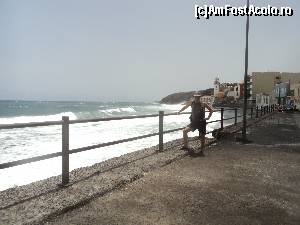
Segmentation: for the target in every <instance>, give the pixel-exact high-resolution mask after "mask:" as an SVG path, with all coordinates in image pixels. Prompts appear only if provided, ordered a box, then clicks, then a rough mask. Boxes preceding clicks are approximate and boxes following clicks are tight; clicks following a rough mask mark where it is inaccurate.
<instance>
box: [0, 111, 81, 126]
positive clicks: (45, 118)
mask: <svg viewBox="0 0 300 225" xmlns="http://www.w3.org/2000/svg"><path fill="white" fill-rule="evenodd" d="M62 116H69V118H70V120H76V119H77V116H76V115H75V114H74V113H73V112H63V113H59V114H54V115H42V116H17V117H4V118H0V124H13V123H29V122H44V121H56V120H61V118H62Z"/></svg>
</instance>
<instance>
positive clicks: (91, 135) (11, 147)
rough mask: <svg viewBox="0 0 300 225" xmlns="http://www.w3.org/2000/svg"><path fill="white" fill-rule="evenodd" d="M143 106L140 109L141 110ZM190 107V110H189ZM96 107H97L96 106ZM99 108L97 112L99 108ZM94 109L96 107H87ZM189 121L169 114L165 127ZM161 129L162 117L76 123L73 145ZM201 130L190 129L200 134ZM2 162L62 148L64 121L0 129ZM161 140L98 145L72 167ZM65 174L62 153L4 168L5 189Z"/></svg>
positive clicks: (75, 157)
mask: <svg viewBox="0 0 300 225" xmlns="http://www.w3.org/2000/svg"><path fill="white" fill-rule="evenodd" d="M181 108H182V105H181V104H177V105H167V104H163V105H160V104H157V105H147V106H134V108H133V107H132V106H128V107H116V108H112V109H103V110H99V112H100V113H106V114H107V115H108V114H109V113H119V114H120V115H127V114H128V113H134V112H136V111H137V112H138V113H141V112H142V113H144V114H149V113H153V112H157V111H159V110H165V111H169V112H174V111H178V110H179V109H181ZM138 110H139V111H138ZM187 111H188V110H187ZM96 112H97V111H96ZM99 112H98V113H99ZM87 113H91V112H87ZM63 115H64V116H69V117H70V119H72V120H73V119H76V118H77V117H76V115H75V114H74V113H72V112H65V113H60V114H55V115H50V116H24V117H23V116H22V117H12V118H0V123H2V124H9V123H24V122H40V121H52V120H60V119H61V117H62V116H63ZM219 118H220V113H214V114H213V116H212V118H211V120H217V119H219ZM188 123H189V115H187V114H184V115H174V116H166V117H165V118H164V130H169V129H175V128H179V127H183V126H186V125H187V124H188ZM218 127H219V124H208V127H207V130H212V129H214V128H218ZM157 131H158V117H151V118H138V119H130V120H129V119H127V120H118V121H102V122H97V123H85V124H71V125H70V149H74V148H79V147H83V146H87V145H92V144H98V143H105V142H109V141H114V140H119V139H124V138H129V137H134V136H139V135H143V134H149V133H154V132H157ZM196 135H198V132H194V133H191V134H189V136H196ZM181 137H182V132H180V131H179V132H175V133H169V134H165V135H164V142H166V141H170V140H174V139H177V138H181ZM0 142H1V143H2V145H1V146H0V150H1V151H0V153H1V154H0V163H3V162H9V161H14V160H18V159H22V158H29V157H33V156H38V155H44V154H48V153H51V152H59V151H61V126H47V127H36V128H25V129H13V130H2V131H1V132H0ZM157 144H158V137H157V136H154V137H151V138H146V139H142V140H137V141H133V142H128V143H123V144H119V145H114V146H109V147H104V148H101V149H94V150H90V151H86V152H82V153H78V154H72V155H71V156H70V170H72V169H75V168H79V167H83V166H88V165H92V164H94V163H97V162H101V161H103V160H106V159H109V158H112V157H116V156H120V155H123V154H126V153H129V152H132V151H136V150H139V149H142V148H145V147H150V146H153V145H157ZM60 173H61V158H60V157H57V158H54V159H50V160H44V161H41V162H36V163H30V164H25V165H22V166H17V167H13V168H8V169H5V170H0V180H1V181H2V180H5V182H1V183H0V190H3V189H6V188H8V187H12V186H14V185H23V184H27V183H30V182H33V181H35V180H40V179H43V178H47V177H50V176H54V175H58V174H60Z"/></svg>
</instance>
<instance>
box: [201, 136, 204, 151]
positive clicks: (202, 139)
mask: <svg viewBox="0 0 300 225" xmlns="http://www.w3.org/2000/svg"><path fill="white" fill-rule="evenodd" d="M200 141H201V147H200V148H201V151H202V150H203V149H204V146H205V134H200Z"/></svg>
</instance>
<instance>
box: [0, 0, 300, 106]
mask: <svg viewBox="0 0 300 225" xmlns="http://www.w3.org/2000/svg"><path fill="white" fill-rule="evenodd" d="M250 2H251V3H254V4H256V5H258V6H263V5H268V4H270V5H272V6H291V7H292V8H293V9H294V10H295V15H294V16H293V17H251V20H250V38H249V48H250V49H249V51H250V52H249V54H250V55H249V72H253V71H290V72H300V61H299V59H300V42H299V41H300V29H299V27H300V15H299V14H298V10H300V1H299V0H272V1H266V0H264V1H262V0H255V1H254V0H250ZM205 3H210V4H214V5H216V6H224V5H225V3H226V4H231V5H233V6H241V5H244V4H245V3H246V0H245V1H242V0H235V1H233V0H231V1H224V0H223V1H222V0H214V1H212V0H209V1H200V0H198V1H197V0H191V1H190V0H151V1H150V0H147V1H143V0H119V1H118V0H116V1H107V0H106V1H104V0H103V1H102V0H94V1H93V0H26V1H23V0H19V1H14V0H0V27H1V31H0V99H32V100H81V101H82V100H99V101H152V100H159V99H161V98H162V97H164V96H165V95H167V94H170V93H173V92H177V91H190V90H199V89H204V88H208V87H211V86H212V82H213V80H214V78H215V77H216V76H217V75H218V76H219V77H220V79H221V81H224V82H225V81H226V82H234V81H241V80H242V79H243V73H244V48H245V21H246V17H233V16H230V17H213V18H211V19H210V20H204V19H200V20H197V19H195V17H194V5H195V4H198V5H203V4H205Z"/></svg>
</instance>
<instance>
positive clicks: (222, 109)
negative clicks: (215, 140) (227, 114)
mask: <svg viewBox="0 0 300 225" xmlns="http://www.w3.org/2000/svg"><path fill="white" fill-rule="evenodd" d="M223 118H224V108H221V129H222V130H223V128H224V121H223Z"/></svg>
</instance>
